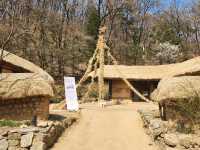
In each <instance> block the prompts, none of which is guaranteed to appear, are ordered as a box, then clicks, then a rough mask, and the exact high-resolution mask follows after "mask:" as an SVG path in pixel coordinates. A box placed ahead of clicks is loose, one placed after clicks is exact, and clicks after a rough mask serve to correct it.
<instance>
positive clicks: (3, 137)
mask: <svg viewBox="0 0 200 150" xmlns="http://www.w3.org/2000/svg"><path fill="white" fill-rule="evenodd" d="M76 120H77V118H66V119H64V120H62V121H48V122H46V121H45V122H39V124H38V127H26V128H15V129H9V130H5V129H4V130H2V133H0V150H46V149H48V148H50V147H52V146H53V144H54V143H55V142H56V141H57V139H58V138H59V137H60V135H61V134H62V132H63V131H64V130H65V129H66V128H68V127H69V126H71V125H72V124H73V123H74V122H75V121H76Z"/></svg>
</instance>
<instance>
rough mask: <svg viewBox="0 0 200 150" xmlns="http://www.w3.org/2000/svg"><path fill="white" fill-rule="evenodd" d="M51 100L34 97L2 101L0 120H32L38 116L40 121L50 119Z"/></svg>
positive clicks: (0, 104)
mask: <svg viewBox="0 0 200 150" xmlns="http://www.w3.org/2000/svg"><path fill="white" fill-rule="evenodd" d="M48 115H49V99H48V98H45V97H32V98H25V99H11V100H1V101H0V119H10V120H32V119H33V117H34V116H37V117H38V119H40V120H46V119H48Z"/></svg>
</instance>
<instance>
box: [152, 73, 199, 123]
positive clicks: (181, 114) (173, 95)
mask: <svg viewBox="0 0 200 150" xmlns="http://www.w3.org/2000/svg"><path fill="white" fill-rule="evenodd" d="M151 99H152V100H154V101H157V102H158V103H159V109H160V115H161V118H162V119H164V120H169V119H171V120H176V121H178V122H180V121H181V122H182V123H184V124H185V123H191V120H192V122H193V123H194V122H197V123H198V122H200V105H199V104H200V76H182V77H170V78H164V79H162V80H161V81H160V82H159V84H158V87H157V89H156V90H155V91H154V92H153V93H152V94H151Z"/></svg>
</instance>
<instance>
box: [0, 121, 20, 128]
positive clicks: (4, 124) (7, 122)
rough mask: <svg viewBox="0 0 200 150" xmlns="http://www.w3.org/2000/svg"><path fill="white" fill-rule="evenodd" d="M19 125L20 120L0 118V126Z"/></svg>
mask: <svg viewBox="0 0 200 150" xmlns="http://www.w3.org/2000/svg"><path fill="white" fill-rule="evenodd" d="M20 125H22V123H21V122H18V121H13V120H0V127H4V126H7V127H19V126H20Z"/></svg>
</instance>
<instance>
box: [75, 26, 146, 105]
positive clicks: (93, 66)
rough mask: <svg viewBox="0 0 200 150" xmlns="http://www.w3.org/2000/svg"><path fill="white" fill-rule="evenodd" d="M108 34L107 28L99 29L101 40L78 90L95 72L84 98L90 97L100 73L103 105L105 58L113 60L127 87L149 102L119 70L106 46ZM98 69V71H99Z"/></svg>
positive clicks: (99, 84) (99, 91)
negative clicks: (106, 35)
mask: <svg viewBox="0 0 200 150" xmlns="http://www.w3.org/2000/svg"><path fill="white" fill-rule="evenodd" d="M105 32H106V27H100V29H99V38H98V41H97V45H96V49H95V52H94V54H93V56H92V57H91V58H90V60H89V63H88V67H87V70H86V72H85V74H84V76H83V77H82V78H81V80H80V81H79V83H78V84H77V88H78V87H79V86H81V85H82V83H83V82H84V81H86V80H87V79H88V77H89V74H90V73H91V72H93V74H92V76H91V77H92V79H91V84H90V85H89V86H88V90H87V92H86V93H85V95H84V98H83V99H85V98H87V97H88V93H89V92H90V91H91V88H92V84H93V83H94V79H95V78H96V77H97V73H98V94H99V95H98V96H99V97H98V102H99V103H101V102H103V101H104V65H105V58H106V57H107V58H108V59H109V60H111V62H112V64H113V65H114V66H115V69H116V70H117V72H118V73H119V74H120V75H121V76H122V78H121V79H122V80H123V81H124V82H125V83H126V84H127V86H128V87H129V88H130V89H131V90H132V91H133V92H134V93H135V94H137V95H138V96H139V97H140V98H141V99H143V100H145V101H149V99H147V98H146V97H144V96H143V95H142V94H141V93H140V92H138V90H137V89H135V88H134V87H133V85H131V83H130V82H129V81H128V80H127V79H126V77H124V76H123V74H122V73H121V72H120V70H119V69H118V67H117V65H118V63H117V60H116V59H115V58H114V57H113V56H112V54H111V52H110V48H109V47H108V46H107V45H106V40H105V37H104V34H105ZM97 68H98V70H97Z"/></svg>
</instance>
